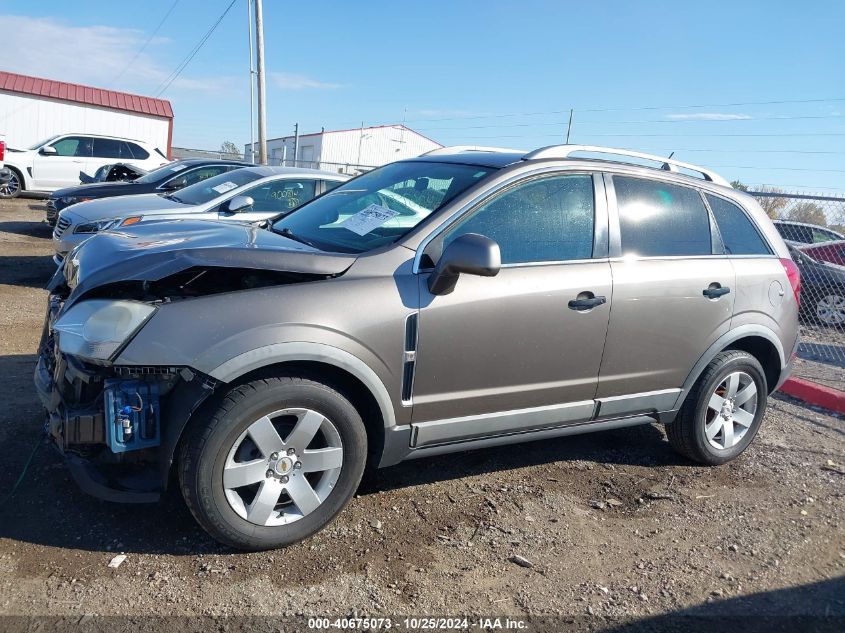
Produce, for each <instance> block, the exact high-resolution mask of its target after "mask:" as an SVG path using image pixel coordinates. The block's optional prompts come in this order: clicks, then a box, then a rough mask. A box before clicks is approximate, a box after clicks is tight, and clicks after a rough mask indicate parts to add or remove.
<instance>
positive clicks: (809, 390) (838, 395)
mask: <svg viewBox="0 0 845 633" xmlns="http://www.w3.org/2000/svg"><path fill="white" fill-rule="evenodd" d="M780 391H782V392H783V393H785V394H787V395H790V396H792V397H793V398H798V399H799V400H803V401H804V402H808V403H810V404H814V405H817V406H819V407H824V408H825V409H829V410H831V411H835V412H836V413H845V391H839V390H838V389H833V388H832V387H826V386H824V385H820V384H818V383H815V382H810V381H809V380H804V379H802V378H789V379H788V380H787V381H786V382H785V383H783V385H782V386H781V388H780Z"/></svg>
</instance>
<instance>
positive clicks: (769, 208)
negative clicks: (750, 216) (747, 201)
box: [757, 186, 789, 220]
mask: <svg viewBox="0 0 845 633" xmlns="http://www.w3.org/2000/svg"><path fill="white" fill-rule="evenodd" d="M757 192H758V193H774V194H778V193H783V190H781V189H778V188H777V187H769V186H765V187H760V189H759V190H758V191H757ZM788 200H789V199H788V198H780V197H772V198H770V197H768V196H766V197H760V198H757V202H759V203H760V206H761V207H763V210H764V211H765V212H766V214H768V216H769V217H770V218H772V219H773V220H774V219H777V218H779V217H781V213H782V212H783V209H784V207H786V203H787V201H788Z"/></svg>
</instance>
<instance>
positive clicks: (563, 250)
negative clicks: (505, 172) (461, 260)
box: [444, 175, 595, 264]
mask: <svg viewBox="0 0 845 633" xmlns="http://www.w3.org/2000/svg"><path fill="white" fill-rule="evenodd" d="M594 222H595V210H594V208H593V179H592V177H591V176H589V175H570V176H554V177H550V178H542V179H539V180H532V181H529V182H527V183H525V184H522V185H517V186H516V187H515V188H513V189H511V190H510V191H507V192H505V193H503V194H502V195H500V196H498V197H496V198H494V199H493V200H491V201H490V202H486V203H485V204H484V205H482V206H481V207H480V208H479V209H478V210H476V211H474V212H473V213H472V214H471V215H470V216H469V217H468V218H466V219H464V220H461V221H459V222H458V224H457V226H456V227H455V228H454V229H452V230H451V231H450V232H449V235H448V236H447V237H446V240H445V242H444V247H445V246H447V245H448V244H449V243H451V242H452V241H453V240H454V239H455V238H456V237H458V236H459V235H464V234H466V233H480V234H481V235H484V236H486V237H489V238H490V239H492V240H495V241H496V242H497V243H498V244H499V248H500V249H501V252H502V263H503V264H525V263H530V262H556V261H566V260H573V259H589V258H591V257H592V256H593V227H594Z"/></svg>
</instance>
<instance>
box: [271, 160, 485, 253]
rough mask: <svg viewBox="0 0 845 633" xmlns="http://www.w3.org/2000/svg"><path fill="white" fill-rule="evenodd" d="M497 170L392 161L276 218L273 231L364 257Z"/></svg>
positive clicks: (324, 247)
mask: <svg viewBox="0 0 845 633" xmlns="http://www.w3.org/2000/svg"><path fill="white" fill-rule="evenodd" d="M493 171H494V169H493V168H490V167H479V166H476V165H460V164H456V163H439V162H434V161H426V160H421V161H402V162H397V163H391V164H389V165H385V166H384V167H379V168H378V169H374V170H373V171H371V172H368V173H366V174H364V175H363V176H359V177H358V178H355V179H354V180H350V181H348V182H345V183H343V184H342V185H340V186H339V187H337V188H336V189H333V190H332V191H330V192H328V193H327V194H325V195H323V196H320V197H319V198H317V199H315V200H314V201H313V202H309V203H308V204H306V205H304V206H303V207H302V208H301V209H298V210H296V211H295V212H293V213H291V214H290V215H289V216H287V217H284V218H281V219H279V220H277V221H276V222H275V223H274V224H273V230H274V231H276V232H280V233H282V232H283V233H285V234H287V235H289V236H291V235H292V236H294V237H295V238H296V237H298V238H300V239H301V240H302V241H305V242H307V243H311V244H314V245H315V246H317V247H318V248H321V249H323V250H327V251H336V252H344V253H363V252H365V251H369V250H372V249H374V248H378V247H380V246H384V245H386V244H392V243H393V242H395V241H397V240H398V239H400V238H402V237H403V236H404V235H405V234H407V233H408V232H409V231H411V230H412V229H413V228H415V227H416V226H418V225H419V224H420V223H421V222H423V221H425V220H426V218H428V217H429V216H430V215H431V214H432V213H434V212H435V211H437V210H438V209H440V208H441V207H443V206H444V205H446V204H448V203H449V202H450V201H451V200H452V199H454V198H455V196H458V195H460V194H461V193H463V192H465V191H466V190H467V189H469V188H470V187H472V186H474V185H476V184H478V183H479V182H481V181H482V180H483V179H484V178H486V177H487V176H488V175H489V174H490V173H492V172H493Z"/></svg>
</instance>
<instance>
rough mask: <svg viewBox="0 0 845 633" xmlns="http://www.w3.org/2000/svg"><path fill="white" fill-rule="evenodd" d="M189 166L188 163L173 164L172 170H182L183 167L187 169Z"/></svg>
mask: <svg viewBox="0 0 845 633" xmlns="http://www.w3.org/2000/svg"><path fill="white" fill-rule="evenodd" d="M187 168H188V166H187V165H173V166H172V167H171V168H170V171H182V170H183V169H187Z"/></svg>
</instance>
